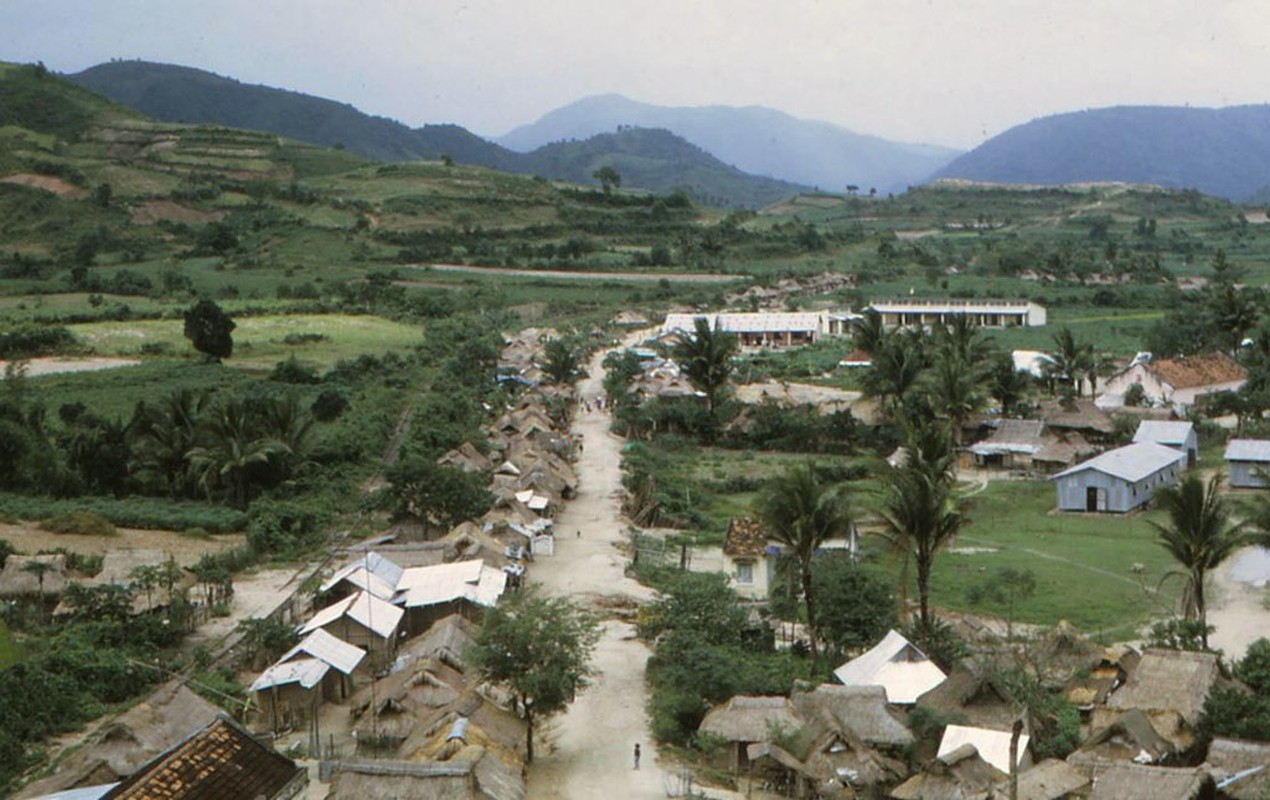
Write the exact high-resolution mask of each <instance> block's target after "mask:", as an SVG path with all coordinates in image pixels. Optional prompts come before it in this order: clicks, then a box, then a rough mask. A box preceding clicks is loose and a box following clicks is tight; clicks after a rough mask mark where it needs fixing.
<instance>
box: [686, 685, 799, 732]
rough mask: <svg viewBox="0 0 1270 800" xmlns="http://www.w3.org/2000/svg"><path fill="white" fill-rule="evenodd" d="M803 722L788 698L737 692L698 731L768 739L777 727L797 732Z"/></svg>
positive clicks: (711, 710)
mask: <svg viewBox="0 0 1270 800" xmlns="http://www.w3.org/2000/svg"><path fill="white" fill-rule="evenodd" d="M802 725H803V721H802V720H801V719H800V718H799V717H798V713H797V712H796V711H795V710H794V704H793V703H792V702H790V700H789V698H788V697H757V696H751V695H737V696H736V697H733V698H730V699H729V700H728V701H727V702H726V703H724V704H723V705H721V706H715V707H714V708H712V709H710V712H709V713H708V714H706V716H705V719H703V720H702V721H701V725H700V726H699V727H698V730H701V731H705V732H707V733H712V734H714V735H715V736H719V737H722V738H723V739H726V740H727V741H729V742H765V741H767V740H768V739H770V738H771V732H772V731H773V730H785V731H794V730H797V729H798V728H801V727H802Z"/></svg>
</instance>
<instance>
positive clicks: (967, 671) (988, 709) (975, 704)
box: [917, 662, 1018, 730]
mask: <svg viewBox="0 0 1270 800" xmlns="http://www.w3.org/2000/svg"><path fill="white" fill-rule="evenodd" d="M917 705H919V706H923V707H925V708H928V709H931V710H932V711H938V712H940V713H942V714H961V715H962V716H964V717H965V718H966V720H967V723H968V724H970V725H973V726H977V727H982V728H999V729H1002V730H1005V729H1008V728H1009V727H1010V726H1011V725H1013V724H1014V720H1015V719H1016V718H1017V717H1018V714H1017V713H1016V712H1015V703H1014V699H1013V696H1012V695H1011V694H1010V691H1009V690H1008V689H1007V688H1006V686H1005V684H1004V683H1003V682H1002V681H1001V679H1000V678H998V677H997V676H996V675H994V674H992V673H991V672H989V671H987V670H986V669H984V668H982V667H979V666H977V665H975V664H973V663H969V662H963V663H962V664H959V665H957V667H956V668H954V669H953V671H952V672H950V673H948V677H947V678H946V679H945V680H944V682H943V683H941V684H939V685H938V686H936V687H935V688H933V689H931V690H930V691H928V692H926V693H925V694H923V695H922V696H921V697H918V698H917Z"/></svg>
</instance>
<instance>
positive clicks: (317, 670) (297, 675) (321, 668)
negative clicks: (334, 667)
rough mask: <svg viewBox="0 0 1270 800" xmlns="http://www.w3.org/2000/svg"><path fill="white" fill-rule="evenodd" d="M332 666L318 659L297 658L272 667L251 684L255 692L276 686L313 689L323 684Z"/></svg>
mask: <svg viewBox="0 0 1270 800" xmlns="http://www.w3.org/2000/svg"><path fill="white" fill-rule="evenodd" d="M330 671H331V665H330V664H327V663H326V662H325V661H322V660H320V659H316V658H297V659H293V660H291V661H287V662H285V663H284V662H279V663H277V664H273V665H271V666H270V667H269V668H268V669H266V670H265V671H264V672H262V673H260V676H259V677H257V678H256V679H255V680H254V681H252V682H251V690H252V691H253V692H259V691H263V690H265V689H272V688H273V687H275V686H286V685H287V684H290V683H298V684H300V686H302V687H303V688H305V689H312V688H313V687H314V686H317V685H318V684H319V683H321V682H322V679H323V678H325V677H326V673H328V672H330Z"/></svg>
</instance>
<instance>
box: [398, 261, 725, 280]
mask: <svg viewBox="0 0 1270 800" xmlns="http://www.w3.org/2000/svg"><path fill="white" fill-rule="evenodd" d="M408 266H411V267H413V268H415V269H419V270H433V271H435V272H467V273H472V274H475V275H515V276H518V277H521V278H576V279H578V280H584V281H642V282H649V281H652V282H656V281H660V280H667V281H675V282H677V283H731V282H732V281H748V280H749V279H750V278H749V276H748V275H719V274H717V273H713V272H598V271H591V270H578V271H576V272H575V271H573V270H567V269H514V268H511V267H474V266H471V265H468V264H410V265H408Z"/></svg>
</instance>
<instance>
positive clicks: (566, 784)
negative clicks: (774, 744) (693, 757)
mask: <svg viewBox="0 0 1270 800" xmlns="http://www.w3.org/2000/svg"><path fill="white" fill-rule="evenodd" d="M603 355H604V354H603V353H601V354H599V355H597V356H596V358H595V359H594V360H593V361H592V362H591V365H590V377H588V378H586V379H584V380H583V381H582V383H581V384H580V385H579V389H580V391H581V394H582V396H583V397H584V398H588V399H589V398H595V397H599V396H600V394H601V392H602V389H601V381H602V380H603V377H604V370H603V368H602V367H601V366H600V361H601V359H602V357H603ZM609 422H610V419H609V415H608V414H607V413H606V412H595V411H580V412H579V413H578V416H577V417H576V418H575V420H574V424H573V430H574V432H575V433H577V434H579V435H581V437H582V443H583V445H582V455H581V457H580V458H579V460H578V464H577V471H578V474H579V475H581V476H582V483H581V486H580V487H579V489H578V496H577V498H576V499H574V500H572V501H570V502H569V503H568V504H567V505H566V506H565V507H564V509H563V510H562V511H561V512H560V514H559V515H558V516H557V517H556V524H555V528H556V554H555V555H554V556H544V557H541V558H539V559H538V560H537V561H536V562H535V563H534V565H533V568H532V571H531V573H530V574H531V576H532V578H533V580H534V581H535V582H536V583H539V584H541V585H542V586H543V587H544V588H545V589H546V590H547V591H550V592H552V593H558V594H567V595H570V596H572V597H574V598H576V599H578V600H580V601H582V602H587V603H590V604H592V605H593V607H595V608H596V610H597V611H599V612H600V613H602V614H605V615H606V616H611V613H610V612H611V610H612V609H615V608H625V609H626V610H627V611H630V610H632V608H633V606H634V605H635V604H638V603H642V602H647V601H648V600H650V599H651V598H652V597H653V592H652V590H650V589H648V588H647V587H646V586H643V585H642V584H640V583H638V582H636V581H634V580H632V579H630V578H628V577H626V576H625V574H624V570H625V566H626V559H625V557H624V556H623V555H622V554H621V553H620V552H619V551H618V550H617V545H618V544H619V543H620V542H622V541H624V539H625V537H626V533H625V532H626V529H627V527H628V526H629V525H630V522H629V521H628V520H626V519H625V518H624V517H623V516H622V512H621V500H620V491H621V450H622V445H623V444H624V441H623V440H622V439H620V438H618V437H616V436H614V435H612V434H611V433H609ZM626 616H629V614H627V615H626ZM648 656H649V650H648V647H647V646H646V645H645V644H644V643H643V642H641V641H640V640H639V639H636V638H635V632H634V628H633V626H632V625H631V624H630V623H629V622H626V621H622V620H619V619H609V620H608V621H607V622H606V623H605V625H604V634H603V636H602V638H601V639H600V642H599V645H598V646H597V648H596V652H595V658H594V660H593V662H592V665H593V666H594V667H595V669H596V670H597V672H598V674H597V675H596V676H595V678H594V685H592V686H591V687H590V688H589V689H587V690H586V691H585V692H584V693H583V694H582V695H580V696H579V697H578V699H577V700H576V701H574V703H573V705H571V706H570V707H569V710H568V711H567V712H565V713H564V714H563V715H561V716H560V717H558V718H556V719H555V720H553V721H552V722H551V723H550V724H549V725H548V726H547V733H546V736H544V742H543V745H542V746H541V748H540V750H539V751H538V753H537V754H536V757H535V759H534V763H533V766H532V767H531V768H530V770H529V791H528V795H527V798H528V800H572V799H573V798H576V799H577V800H590V799H591V798H594V797H597V796H601V795H602V794H608V795H610V796H613V797H622V798H661V797H666V796H667V787H670V786H672V785H674V783H675V782H676V780H677V779H678V775H677V774H676V770H675V769H674V768H673V766H672V765H665V764H662V763H661V762H660V761H659V759H658V758H657V751H656V748H655V745H654V743H653V741H652V739H651V737H650V735H649V732H648V731H649V727H648V715H647V714H646V713H645V705H646V703H647V700H648V693H647V691H646V688H645V685H644V668H645V665H646V662H647V661H648ZM636 742H639V743H640V746H641V748H642V750H643V754H642V758H641V763H640V768H639V770H638V771H637V770H635V769H634V768H633V767H634V764H633V761H634V758H633V756H634V748H635V743H636ZM710 794H711V796H715V797H721V796H725V795H726V794H727V793H724V792H718V791H712V792H710Z"/></svg>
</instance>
